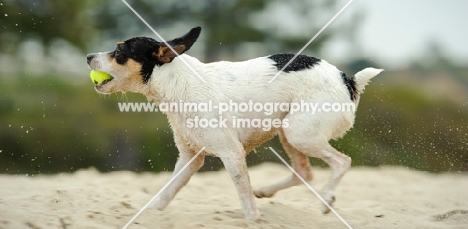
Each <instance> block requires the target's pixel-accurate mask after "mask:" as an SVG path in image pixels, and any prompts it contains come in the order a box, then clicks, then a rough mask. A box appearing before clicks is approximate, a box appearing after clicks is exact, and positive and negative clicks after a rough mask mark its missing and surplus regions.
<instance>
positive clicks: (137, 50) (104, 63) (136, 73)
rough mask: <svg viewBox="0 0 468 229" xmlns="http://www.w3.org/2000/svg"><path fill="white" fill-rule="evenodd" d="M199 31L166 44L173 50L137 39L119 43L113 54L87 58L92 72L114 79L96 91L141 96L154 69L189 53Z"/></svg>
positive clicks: (98, 54) (194, 30)
mask: <svg viewBox="0 0 468 229" xmlns="http://www.w3.org/2000/svg"><path fill="white" fill-rule="evenodd" d="M200 31H201V28H200V27H195V28H193V29H191V30H190V31H189V32H188V33H187V34H185V35H183V36H181V37H179V38H176V39H173V40H171V41H167V43H168V44H169V45H170V46H171V47H172V49H171V48H170V47H168V46H167V45H166V44H165V43H164V42H158V41H156V40H154V39H152V38H148V37H135V38H131V39H128V40H126V41H124V42H119V43H117V47H116V48H115V50H114V51H111V52H100V53H92V54H88V55H87V59H88V65H89V67H90V68H91V69H93V70H96V71H101V72H105V73H108V74H110V75H111V76H112V79H110V80H105V81H103V82H101V83H99V84H97V85H96V91H98V92H99V93H103V94H109V93H113V92H127V91H130V92H139V89H141V88H143V86H144V85H146V84H147V83H148V81H149V80H150V78H151V75H152V73H153V70H154V69H155V67H156V66H161V65H163V64H167V63H170V62H171V61H172V60H173V59H174V58H175V57H176V56H177V54H182V53H184V52H185V51H187V50H189V49H190V47H192V45H193V43H195V41H196V40H197V38H198V36H199V35H200ZM174 51H175V52H176V53H175V52H174Z"/></svg>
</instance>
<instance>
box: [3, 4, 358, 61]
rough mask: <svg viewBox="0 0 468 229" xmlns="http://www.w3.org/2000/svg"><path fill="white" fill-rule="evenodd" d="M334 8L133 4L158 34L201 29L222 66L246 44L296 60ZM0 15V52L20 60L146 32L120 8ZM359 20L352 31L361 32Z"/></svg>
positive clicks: (17, 8)
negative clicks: (20, 54)
mask: <svg viewBox="0 0 468 229" xmlns="http://www.w3.org/2000/svg"><path fill="white" fill-rule="evenodd" d="M336 2H337V1H336V0H321V1H314V2H310V1H307V0H295V1H290V2H284V1H280V0H274V1H266V0H256V1H250V0H226V1H222V2H220V1H216V0H196V1H189V2H182V1H152V0H128V3H129V4H131V5H132V7H133V8H135V9H136V10H137V11H138V13H139V14H141V16H142V17H143V18H145V19H146V20H147V21H148V22H149V23H150V24H151V25H152V26H153V27H154V28H173V27H177V26H178V25H181V24H183V25H187V27H193V26H196V25H203V29H204V30H203V34H204V38H205V40H204V42H205V59H206V60H208V61H212V60H217V59H219V58H218V57H219V56H218V55H219V52H220V50H222V52H223V53H224V54H226V56H235V54H236V53H238V51H239V49H240V48H241V47H240V46H241V45H242V44H243V43H251V42H257V43H260V42H261V43H262V44H261V45H260V44H259V50H262V51H263V52H265V53H272V52H285V51H287V52H296V51H298V50H299V49H300V48H301V47H302V46H303V45H304V44H305V43H307V41H308V40H309V39H310V38H311V37H312V36H313V35H314V34H315V33H316V32H318V30H319V29H320V28H321V27H322V26H323V25H324V23H325V22H326V21H327V20H328V19H329V18H330V17H331V16H332V15H334V14H335V13H336V11H337V8H339V6H337V5H336ZM281 9H286V10H281ZM0 10H1V11H2V15H0V25H1V29H2V32H1V33H0V39H2V41H3V42H2V43H0V50H2V51H6V52H9V53H15V52H16V51H17V48H18V46H19V45H20V44H21V43H22V42H24V41H27V40H30V39H37V40H39V41H41V42H42V43H43V45H44V47H45V51H46V54H47V50H49V48H50V45H51V43H52V42H53V41H54V40H56V39H63V40H65V41H67V42H69V43H70V44H72V45H74V46H76V47H77V48H79V50H82V51H83V52H85V50H86V47H87V46H89V45H91V44H93V43H94V42H96V41H97V42H102V39H110V40H119V39H120V40H121V39H125V38H127V37H130V36H135V35H136V34H138V33H139V32H141V31H145V30H147V28H146V26H145V25H144V24H143V23H141V22H140V20H139V19H138V18H137V17H135V16H134V15H133V13H132V12H131V11H130V10H129V9H128V8H127V7H126V6H125V5H124V4H123V3H122V2H120V1H112V0H102V1H99V2H96V1H90V0H67V1H61V0H16V1H13V0H7V1H6V3H2V5H0ZM355 19H356V18H353V19H352V20H349V21H348V24H347V25H348V26H349V25H357V24H358V23H353V22H355V21H356V20H355ZM179 27H180V26H179ZM353 28H354V27H353ZM184 29H188V28H184ZM340 31H343V32H346V30H344V29H342V27H340V26H338V27H336V26H335V27H334V28H333V29H332V28H328V29H327V30H325V31H324V32H323V33H322V34H321V35H320V36H319V37H317V39H316V40H315V41H314V42H313V43H312V44H311V45H310V46H309V47H308V50H313V51H318V49H319V48H320V47H321V46H322V45H323V42H325V41H326V40H328V39H330V37H331V36H332V35H335V34H337V33H339V32H340ZM349 35H350V34H349V33H348V35H347V36H348V38H349V39H351V37H349ZM100 39H101V40H100ZM219 45H222V49H220V48H219V47H220V46H219ZM253 51H254V52H255V51H258V50H253Z"/></svg>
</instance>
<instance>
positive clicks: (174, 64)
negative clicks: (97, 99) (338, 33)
mask: <svg viewBox="0 0 468 229" xmlns="http://www.w3.org/2000/svg"><path fill="white" fill-rule="evenodd" d="M200 31H201V28H200V27H196V28H193V29H191V30H190V31H189V32H188V33H187V34H185V35H183V36H181V37H179V38H176V39H173V40H170V41H168V42H167V43H166V42H158V41H156V40H154V39H152V38H147V37H135V38H131V39H129V40H126V41H124V42H119V43H117V47H116V49H115V50H114V51H111V52H100V53H93V54H88V55H87V62H88V65H89V67H90V68H91V69H93V70H97V71H102V72H105V73H108V74H110V75H111V76H112V79H109V80H105V81H103V82H101V83H99V84H97V85H96V86H95V89H96V91H97V92H98V93H102V94H110V93H115V92H122V93H125V92H135V93H141V94H143V95H145V96H146V97H147V99H148V100H149V101H154V102H155V103H157V104H161V103H179V102H181V101H183V102H189V103H204V102H207V101H211V102H212V103H213V104H217V103H218V104H219V103H222V102H229V101H230V102H236V103H246V102H248V101H253V102H255V103H260V104H267V103H288V104H294V103H296V104H300V103H308V104H312V103H315V104H324V103H329V104H334V103H337V104H344V103H352V104H355V105H356V106H357V104H358V102H359V98H360V95H361V94H362V93H363V91H364V87H365V86H366V85H367V83H368V82H369V81H370V79H372V78H373V77H375V76H376V75H378V74H379V73H380V72H381V71H383V70H381V69H374V68H366V69H364V70H362V71H360V72H358V73H357V74H355V76H353V77H348V76H346V74H345V73H343V72H342V71H340V70H338V69H337V68H336V67H335V66H333V65H331V64H329V63H328V62H327V61H325V60H321V59H318V58H315V57H310V56H306V55H298V56H297V57H296V58H295V59H294V60H293V61H291V63H289V62H290V60H291V59H292V58H293V57H294V56H295V55H293V54H275V55H270V56H264V57H258V58H254V59H251V60H247V61H242V62H228V61H219V62H214V63H202V62H201V61H199V60H198V59H196V58H194V57H192V56H189V55H187V54H184V53H185V52H186V51H187V50H189V49H190V47H192V45H193V44H194V43H195V41H196V40H197V38H198V36H199V35H200ZM168 45H169V46H168ZM197 76H198V77H197ZM276 76H277V77H276ZM274 77H276V78H275V79H274V80H273V81H271V82H269V81H270V80H272V79H273V78H274ZM202 79H203V80H202ZM203 81H206V82H203ZM166 114H167V117H168V120H169V122H170V125H171V128H172V130H173V132H174V141H175V143H176V145H177V149H178V150H179V158H178V160H177V163H176V165H175V169H174V173H173V176H175V174H177V173H179V172H180V174H179V175H178V176H177V177H175V178H174V180H173V182H172V183H170V185H169V186H168V187H167V188H166V189H165V190H164V191H163V192H162V193H161V195H160V198H159V199H157V200H155V201H154V202H153V203H152V204H151V207H154V208H157V209H159V210H163V209H164V208H165V207H166V206H167V205H168V204H169V202H170V201H171V200H172V199H173V198H174V196H175V195H176V193H177V192H178V191H179V190H180V189H181V188H182V187H183V186H184V185H185V184H186V183H187V182H188V181H189V179H190V177H191V176H192V175H193V174H194V173H195V172H196V171H197V170H198V169H199V168H200V167H201V166H202V165H203V162H204V158H205V155H212V156H217V157H220V158H221V160H222V162H223V164H224V166H225V168H226V170H227V172H228V173H229V175H230V177H231V178H232V180H233V182H234V184H235V187H236V189H237V193H238V195H239V198H240V202H241V205H242V209H243V212H244V215H245V217H246V218H247V219H250V220H257V219H259V218H260V212H259V210H258V208H257V206H256V203H255V198H254V197H258V198H263V197H272V196H273V195H274V194H275V193H276V192H278V191H280V190H282V189H286V188H288V187H291V186H295V185H299V184H301V183H302V182H301V179H299V177H297V176H296V175H295V174H292V176H290V177H288V178H286V179H284V180H282V181H280V182H278V183H276V184H272V185H270V186H266V187H263V188H260V189H257V190H253V189H252V187H251V184H250V179H249V174H248V172H247V166H246V162H245V156H246V155H247V153H249V152H250V151H252V150H254V149H255V148H256V147H258V146H260V145H261V144H262V143H264V142H265V141H268V140H270V139H271V138H273V137H274V136H275V135H279V139H280V141H281V143H282V145H283V147H284V150H285V151H286V153H287V154H288V155H289V157H290V159H291V165H292V167H293V168H294V169H295V171H296V172H297V173H298V175H299V176H301V178H302V179H303V180H305V181H311V180H312V173H311V171H310V164H309V157H316V158H320V159H322V160H324V161H325V162H326V163H327V164H328V165H329V166H330V167H331V169H332V175H331V177H330V180H329V182H328V183H327V184H326V185H325V186H324V188H323V190H322V191H321V196H322V198H323V199H324V200H325V201H326V202H327V203H328V206H327V204H323V206H322V212H323V213H328V212H329V211H330V209H329V206H331V204H332V203H333V202H334V201H335V197H334V190H335V188H336V186H337V185H338V182H339V181H340V179H341V178H342V177H343V175H344V173H345V172H346V171H347V170H348V168H349V167H350V165H351V158H350V157H348V156H346V155H344V154H342V153H341V152H339V151H338V150H336V149H335V148H333V147H332V146H331V145H330V144H329V140H330V139H336V138H340V137H342V136H343V135H344V134H345V132H346V131H348V130H349V129H350V128H351V127H352V126H353V124H354V119H355V110H348V111H340V112H316V113H315V114H312V113H311V112H301V111H296V112H291V110H287V109H278V110H276V111H274V112H272V113H271V114H265V112H255V111H246V112H241V111H239V110H229V111H226V112H224V113H222V114H220V113H219V112H216V111H212V112H206V111H197V110H189V111H179V112H167V113H166ZM194 118H198V120H201V119H205V120H211V119H219V118H223V119H227V122H226V123H227V125H226V126H223V127H207V128H202V127H199V126H198V127H196V126H194V125H187V124H188V120H192V121H193V120H194ZM235 119H243V120H255V119H256V120H266V119H269V120H276V121H277V122H276V124H278V125H276V126H274V127H273V128H268V129H265V128H261V127H258V126H254V125H251V126H249V125H247V126H241V127H239V126H234V125H233V124H232V123H233V122H232V121H234V120H235ZM201 149H203V152H202V153H201V154H199V156H198V157H196V158H194V160H193V161H192V162H191V163H190V164H189V165H188V167H187V168H186V169H184V170H182V168H183V167H184V165H186V164H187V163H188V162H189V161H190V160H191V159H192V158H193V157H194V156H195V155H196V154H197V152H199V151H200V150H201Z"/></svg>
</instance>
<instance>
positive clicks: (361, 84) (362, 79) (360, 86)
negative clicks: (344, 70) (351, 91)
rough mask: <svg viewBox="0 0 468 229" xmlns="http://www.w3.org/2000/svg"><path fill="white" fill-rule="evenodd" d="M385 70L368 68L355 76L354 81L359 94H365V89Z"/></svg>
mask: <svg viewBox="0 0 468 229" xmlns="http://www.w3.org/2000/svg"><path fill="white" fill-rule="evenodd" d="M382 71H383V69H376V68H366V69H363V70H361V71H360V72H358V73H356V75H354V81H355V82H356V89H357V91H358V92H359V93H362V92H364V88H365V87H366V85H367V84H368V83H369V81H370V80H371V79H372V78H374V77H375V76H377V75H378V74H379V73H381V72H382Z"/></svg>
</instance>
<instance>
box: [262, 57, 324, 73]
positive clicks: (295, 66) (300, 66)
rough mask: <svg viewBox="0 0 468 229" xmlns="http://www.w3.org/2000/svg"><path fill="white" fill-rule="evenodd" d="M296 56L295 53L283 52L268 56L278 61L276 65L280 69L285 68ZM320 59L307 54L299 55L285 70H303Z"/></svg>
mask: <svg viewBox="0 0 468 229" xmlns="http://www.w3.org/2000/svg"><path fill="white" fill-rule="evenodd" d="M293 57H294V54H290V53H282V54H275V55H271V56H269V57H268V58H270V59H272V60H273V61H275V62H276V65H275V66H276V67H277V68H278V70H281V69H283V67H284V66H285V65H286V64H287V63H288V62H289V61H290V60H291V59H292V58H293ZM319 62H320V59H318V58H315V57H311V56H306V55H298V56H297V57H296V58H295V59H294V60H293V62H291V64H289V65H288V66H287V67H286V68H285V69H283V71H284V72H291V71H301V70H304V69H309V68H311V67H313V66H314V65H316V64H318V63H319Z"/></svg>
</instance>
